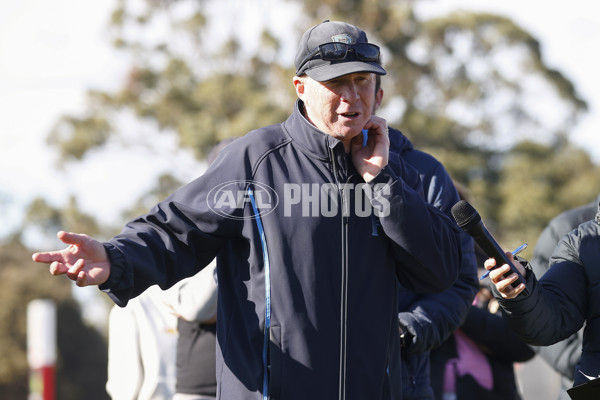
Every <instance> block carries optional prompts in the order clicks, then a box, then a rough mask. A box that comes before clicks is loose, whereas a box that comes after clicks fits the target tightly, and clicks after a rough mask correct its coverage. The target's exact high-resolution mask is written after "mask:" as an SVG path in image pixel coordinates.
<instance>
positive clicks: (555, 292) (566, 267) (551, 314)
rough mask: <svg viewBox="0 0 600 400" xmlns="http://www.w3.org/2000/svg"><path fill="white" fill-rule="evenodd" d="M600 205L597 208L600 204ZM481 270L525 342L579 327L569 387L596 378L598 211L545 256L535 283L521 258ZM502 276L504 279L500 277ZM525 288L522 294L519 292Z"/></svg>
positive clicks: (599, 358)
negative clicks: (521, 279)
mask: <svg viewBox="0 0 600 400" xmlns="http://www.w3.org/2000/svg"><path fill="white" fill-rule="evenodd" d="M599 207H600V206H599ZM507 256H508V258H509V260H510V262H511V263H512V264H513V266H514V267H515V268H517V269H518V270H519V272H520V273H521V274H522V275H523V276H524V277H525V280H526V283H519V284H518V285H517V284H515V286H514V287H513V285H512V283H513V282H515V281H516V280H517V278H518V276H517V274H516V273H514V272H513V273H510V271H511V268H510V266H509V265H506V264H505V265H501V266H499V267H498V268H495V267H496V260H494V259H493V258H492V259H489V260H487V261H486V262H485V267H486V269H488V270H492V269H493V270H492V271H491V272H490V279H491V281H492V282H493V283H494V296H495V297H496V299H498V303H499V304H500V306H501V307H502V309H503V311H504V313H503V315H504V317H505V319H506V321H507V322H508V324H509V325H510V327H511V328H512V329H513V330H514V331H515V332H516V333H517V334H518V335H519V336H520V337H521V338H522V339H523V340H524V341H526V342H527V343H530V344H533V345H537V346H548V345H552V344H555V343H558V342H560V341H562V340H565V339H567V338H569V337H571V336H572V335H574V334H576V333H577V332H578V331H579V330H580V329H582V328H583V327H584V326H585V328H584V331H583V341H582V345H581V353H580V358H579V360H578V361H577V363H576V365H575V369H574V371H573V386H578V385H581V384H583V383H586V382H588V381H589V380H590V379H593V378H597V377H599V376H600V317H599V316H600V290H598V287H599V286H600V268H599V265H600V264H599V262H598V260H600V212H597V213H596V216H595V219H593V220H590V221H587V222H583V223H581V224H580V225H579V226H578V227H577V228H575V229H574V230H572V231H570V232H569V233H567V234H566V235H565V236H563V237H562V238H561V239H560V241H559V242H558V245H557V246H556V247H555V249H554V251H553V252H552V256H551V257H550V262H549V268H548V271H547V272H546V273H545V274H544V275H543V276H542V277H541V278H540V279H539V280H538V279H537V277H536V275H535V274H534V272H533V270H532V268H531V266H530V264H529V263H527V262H526V261H525V260H522V259H519V261H518V262H517V261H515V260H514V258H513V257H512V255H511V254H510V253H507ZM504 274H507V276H506V277H503V275H504ZM525 287H527V289H528V290H527V292H524V289H525Z"/></svg>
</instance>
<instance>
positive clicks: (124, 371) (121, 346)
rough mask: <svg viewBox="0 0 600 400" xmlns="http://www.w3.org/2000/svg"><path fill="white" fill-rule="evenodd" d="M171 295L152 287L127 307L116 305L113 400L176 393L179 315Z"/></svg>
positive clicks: (149, 399) (109, 385) (111, 326)
mask: <svg viewBox="0 0 600 400" xmlns="http://www.w3.org/2000/svg"><path fill="white" fill-rule="evenodd" d="M169 296H170V293H169V292H168V291H162V290H161V289H160V288H159V287H158V286H156V285H154V286H151V287H149V288H148V289H147V290H146V291H145V292H144V293H142V294H141V295H139V296H138V297H136V298H135V299H132V300H131V301H130V302H129V304H127V307H118V306H116V305H115V306H113V307H112V309H111V311H110V314H109V320H108V380H107V382H106V391H107V392H108V394H109V395H110V397H111V398H112V399H113V400H168V399H171V398H172V397H173V394H174V393H175V379H176V378H175V354H176V348H177V338H178V335H177V318H176V317H175V316H174V315H173V313H172V312H171V310H170V308H169V307H168V306H167V305H166V300H167V298H168V297H169Z"/></svg>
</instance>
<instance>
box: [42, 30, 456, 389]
mask: <svg viewBox="0 0 600 400" xmlns="http://www.w3.org/2000/svg"><path fill="white" fill-rule="evenodd" d="M296 68H297V70H296V76H295V77H294V80H293V82H294V86H295V88H296V93H297V95H298V100H297V102H296V105H295V107H294V110H293V112H292V114H291V115H290V117H289V118H288V119H287V120H286V121H285V122H283V123H280V124H277V125H273V126H269V127H265V128H261V129H258V130H255V131H252V132H250V133H248V134H247V135H245V136H244V137H242V138H240V139H238V140H236V141H234V142H233V143H231V144H230V145H228V146H227V147H226V148H224V149H223V150H222V151H221V152H220V154H219V156H218V157H217V159H216V160H215V161H214V162H213V163H212V164H211V165H210V167H209V168H208V170H207V171H206V172H205V173H204V174H203V175H202V176H201V177H199V178H198V179H196V180H195V181H193V182H191V183H189V184H188V185H186V186H184V187H183V188H181V189H179V190H177V191H176V192H175V193H173V194H172V195H171V196H170V197H168V198H167V199H165V200H164V201H162V202H160V203H159V204H157V205H156V206H155V207H153V208H152V209H151V210H150V211H149V213H148V214H147V215H144V216H141V217H139V218H137V219H135V220H133V221H131V222H129V223H128V224H127V225H126V226H125V227H124V228H123V230H122V232H121V233H120V234H119V235H117V236H115V237H114V238H112V239H110V240H109V241H107V242H105V243H101V242H99V241H97V240H95V239H92V238H90V237H89V236H86V235H82V234H74V233H66V232H59V235H58V236H59V238H60V239H61V240H62V241H63V242H64V243H66V244H68V245H69V247H68V248H66V249H64V250H62V251H55V252H44V253H36V254H34V255H33V259H34V260H35V261H38V262H44V263H50V264H51V265H50V272H51V273H52V274H54V275H61V274H66V275H67V277H69V278H70V279H72V280H74V281H75V282H76V283H77V284H78V285H79V286H86V285H90V284H94V285H100V289H102V290H104V291H105V292H106V293H107V294H108V295H109V296H110V297H111V298H112V299H113V300H114V301H115V302H116V303H117V304H118V305H125V304H126V303H127V301H128V300H129V299H130V298H132V297H135V296H137V295H139V294H140V293H142V292H143V291H144V290H145V289H146V288H147V287H149V286H150V285H153V284H158V285H159V286H160V287H162V288H163V289H166V288H168V287H170V286H171V285H173V284H174V283H175V282H177V281H178V280H180V279H183V278H185V277H187V276H191V275H193V274H195V273H196V272H198V270H200V269H202V268H203V267H204V266H205V265H207V264H208V263H209V262H210V261H211V260H212V259H213V258H214V257H215V256H216V257H217V276H218V281H219V299H218V314H217V381H218V387H217V398H221V399H228V400H229V399H269V398H270V399H279V398H283V399H303V400H304V399H327V400H329V399H334V398H335V399H357V400H358V399H360V400H363V399H391V398H393V397H392V394H391V393H392V392H393V391H392V387H391V385H392V384H398V383H399V381H400V378H399V376H393V377H391V376H389V365H390V361H391V358H392V356H393V352H392V350H391V349H392V348H394V347H395V346H397V345H398V343H397V342H398V340H399V337H398V325H397V324H398V322H397V301H396V294H397V288H398V284H397V282H398V281H400V282H401V284H402V285H403V286H404V287H406V288H408V289H409V290H412V291H415V292H439V291H442V290H444V289H446V288H447V287H448V286H449V285H452V283H453V282H454V281H455V280H456V278H457V274H458V266H459V265H460V263H461V245H460V234H459V230H458V228H457V227H456V226H455V224H454V223H453V221H451V219H450V218H448V217H447V216H446V215H444V214H443V213H442V212H440V211H439V210H437V209H436V208H435V207H432V206H431V205H429V204H427V203H426V202H425V201H424V200H423V198H424V196H423V192H422V184H421V181H420V178H419V176H418V174H416V173H415V171H414V170H413V169H412V168H410V167H408V166H407V165H406V164H405V163H404V162H403V161H402V159H401V158H400V157H397V156H392V154H390V153H389V138H388V129H387V124H386V122H385V120H384V119H382V118H378V117H376V116H374V115H372V110H373V102H374V99H373V92H374V90H375V74H379V75H383V74H385V70H384V69H383V67H382V66H381V61H380V54H379V48H378V47H377V46H375V45H373V44H371V43H369V42H368V40H367V37H366V34H365V33H364V32H363V31H362V30H360V29H358V28H357V27H355V26H352V25H349V24H346V23H341V22H330V21H325V22H323V23H321V24H319V25H316V26H314V27H313V28H311V29H309V30H308V31H307V32H305V34H304V35H303V36H302V38H301V41H300V46H299V48H298V53H297V56H296ZM394 392H395V391H394Z"/></svg>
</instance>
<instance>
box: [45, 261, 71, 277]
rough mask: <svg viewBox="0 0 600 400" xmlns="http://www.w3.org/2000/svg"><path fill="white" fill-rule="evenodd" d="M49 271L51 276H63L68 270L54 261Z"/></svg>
mask: <svg viewBox="0 0 600 400" xmlns="http://www.w3.org/2000/svg"><path fill="white" fill-rule="evenodd" d="M49 270H50V273H51V274H52V275H54V276H57V275H62V274H65V273H66V272H67V271H68V270H69V268H68V267H67V266H66V265H65V264H63V263H61V262H58V261H54V262H52V264H50V267H49Z"/></svg>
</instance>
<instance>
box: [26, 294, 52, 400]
mask: <svg viewBox="0 0 600 400" xmlns="http://www.w3.org/2000/svg"><path fill="white" fill-rule="evenodd" d="M27 361H28V362H29V370H30V379H29V387H30V389H29V391H30V393H29V400H54V398H55V396H56V393H55V377H54V375H55V373H54V367H55V364H56V306H55V305H54V302H53V301H52V300H46V299H36V300H32V301H31V302H29V304H28V305H27Z"/></svg>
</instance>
